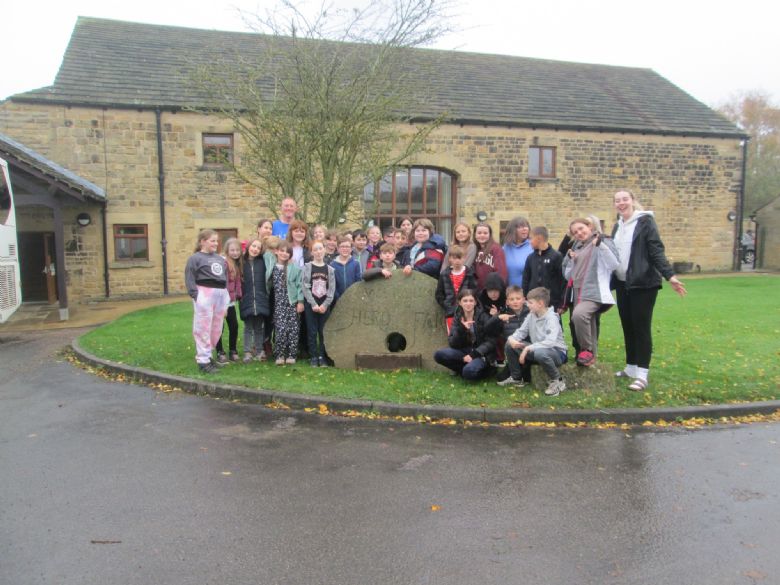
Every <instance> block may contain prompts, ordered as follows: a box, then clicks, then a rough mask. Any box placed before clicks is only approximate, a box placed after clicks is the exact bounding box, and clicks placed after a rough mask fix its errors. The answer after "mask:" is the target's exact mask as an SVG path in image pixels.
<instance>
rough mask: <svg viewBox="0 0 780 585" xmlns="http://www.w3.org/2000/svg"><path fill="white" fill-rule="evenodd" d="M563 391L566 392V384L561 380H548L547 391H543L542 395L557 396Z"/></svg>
mask: <svg viewBox="0 0 780 585" xmlns="http://www.w3.org/2000/svg"><path fill="white" fill-rule="evenodd" d="M564 390H566V382H564V381H563V380H550V383H549V384H548V385H547V390H545V391H544V393H545V394H546V395H547V396H558V394H560V393H561V392H563V391H564Z"/></svg>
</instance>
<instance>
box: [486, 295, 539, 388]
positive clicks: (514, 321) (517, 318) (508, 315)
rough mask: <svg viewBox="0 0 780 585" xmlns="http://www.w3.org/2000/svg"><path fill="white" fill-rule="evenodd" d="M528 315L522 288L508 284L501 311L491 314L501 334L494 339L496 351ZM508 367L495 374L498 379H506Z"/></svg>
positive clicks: (526, 380) (502, 346) (501, 347)
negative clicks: (497, 322)
mask: <svg viewBox="0 0 780 585" xmlns="http://www.w3.org/2000/svg"><path fill="white" fill-rule="evenodd" d="M527 316H528V307H526V306H525V295H524V294H523V289H522V288H520V287H519V286H510V287H507V289H506V307H504V309H502V311H501V312H500V313H499V314H498V315H495V316H493V319H495V320H497V321H499V322H500V323H499V324H500V327H501V329H502V331H501V334H500V335H499V336H498V339H497V341H496V351H498V350H499V349H503V348H504V345H506V340H507V339H509V338H510V337H511V336H512V334H513V333H514V332H515V331H517V330H518V329H519V328H520V326H521V325H522V324H523V321H524V320H525V318H526V317H527ZM502 355H503V352H502ZM509 375H510V372H509V368H504V369H502V370H501V371H500V372H498V375H497V376H496V377H497V379H498V380H499V381H502V380H506V378H507V377H509ZM524 381H525V382H530V381H531V380H530V379H527V378H525V379H524Z"/></svg>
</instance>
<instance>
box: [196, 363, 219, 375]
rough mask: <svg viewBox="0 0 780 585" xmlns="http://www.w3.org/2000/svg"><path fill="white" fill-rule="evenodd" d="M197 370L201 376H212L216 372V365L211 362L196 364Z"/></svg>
mask: <svg viewBox="0 0 780 585" xmlns="http://www.w3.org/2000/svg"><path fill="white" fill-rule="evenodd" d="M198 370H200V373H201V374H213V373H214V372H216V371H217V365H216V364H215V363H214V362H211V361H210V362H206V363H205V364H198Z"/></svg>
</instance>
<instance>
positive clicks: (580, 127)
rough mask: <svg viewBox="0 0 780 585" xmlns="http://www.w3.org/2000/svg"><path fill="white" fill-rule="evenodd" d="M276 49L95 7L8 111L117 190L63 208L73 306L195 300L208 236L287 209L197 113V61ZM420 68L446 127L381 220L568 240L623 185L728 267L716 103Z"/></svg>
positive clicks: (27, 227) (669, 227) (653, 85)
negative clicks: (242, 173)
mask: <svg viewBox="0 0 780 585" xmlns="http://www.w3.org/2000/svg"><path fill="white" fill-rule="evenodd" d="M262 45H263V37H262V36H261V35H256V34H249V33H232V32H219V31H206V30H194V29H185V28H177V27H170V26H158V25H148V24H138V23H129V22H121V21H111V20H103V19H95V18H84V17H82V18H79V19H78V22H77V24H76V26H75V29H74V31H73V36H72V38H71V41H70V44H69V46H68V48H67V50H66V53H65V55H64V58H63V62H62V65H61V68H60V71H59V73H58V75H57V77H56V79H55V81H54V84H53V85H51V86H49V87H44V88H41V89H36V90H33V91H29V92H26V93H22V94H18V95H15V96H12V97H11V98H9V99H8V100H6V101H5V102H3V103H2V104H0V132H1V133H4V134H5V135H7V136H8V137H10V138H11V139H13V140H15V141H18V142H19V143H21V144H22V145H24V147H25V148H27V149H30V151H32V152H36V153H38V154H39V155H40V156H42V157H45V158H46V159H48V160H50V161H54V162H55V164H58V165H61V166H62V167H64V168H66V169H68V170H69V171H71V172H72V173H75V174H77V175H78V176H80V177H83V178H84V179H85V180H87V181H88V182H90V184H94V185H95V186H97V187H98V188H99V189H101V192H102V193H103V194H104V197H105V199H104V201H102V202H98V201H95V200H92V199H85V200H84V201H81V202H78V203H79V204H78V205H76V206H75V207H72V208H69V209H70V212H69V213H68V214H65V215H63V216H62V221H64V222H65V223H66V224H67V225H65V227H64V233H65V234H67V236H66V240H65V241H64V243H63V245H64V248H65V250H64V264H65V270H66V276H67V279H66V286H67V287H68V290H69V292H70V297H71V299H80V300H85V299H93V298H98V297H104V296H107V295H109V294H110V295H111V296H112V297H113V296H129V295H159V294H165V293H169V292H170V293H173V292H181V291H182V290H183V276H182V274H183V267H184V263H185V261H186V258H187V256H188V255H189V254H190V253H191V252H192V250H193V248H194V245H195V238H196V233H197V231H198V230H199V229H201V228H205V227H211V228H216V229H218V230H222V232H223V233H224V234H225V235H228V234H232V233H237V234H239V235H240V236H244V237H246V236H248V235H250V234H251V233H253V232H254V225H255V223H256V222H257V220H258V219H259V218H261V217H268V216H270V215H271V214H272V210H269V209H268V207H267V205H266V200H265V198H264V195H263V193H261V192H258V190H257V189H256V188H254V187H252V186H250V185H247V184H245V183H242V182H241V181H240V180H239V179H238V178H237V177H236V176H235V174H234V173H232V172H230V171H229V170H227V169H225V168H224V167H222V166H221V164H220V160H222V157H236V158H237V159H240V157H241V149H242V144H241V136H240V135H238V134H236V133H234V131H233V128H232V127H231V126H230V124H229V123H228V122H226V121H223V120H220V119H218V118H216V117H209V116H205V115H201V114H196V113H193V112H190V111H187V108H188V107H190V106H198V105H203V104H200V102H199V99H200V98H199V96H198V95H197V93H195V92H193V90H192V89H191V87H190V84H189V83H188V78H189V77H188V76H189V70H190V69H191V67H192V66H193V63H194V62H197V61H198V60H199V59H208V58H209V55H210V54H212V53H210V51H213V50H218V49H216V48H219V47H225V49H224V50H226V51H227V50H228V49H227V47H230V48H231V50H233V49H235V50H237V51H238V52H240V53H242V54H246V55H253V54H256V52H257V51H261V50H262ZM204 47H210V50H209V51H204V50H203V48H204ZM415 60H416V62H419V63H420V64H421V66H422V65H423V64H424V66H425V70H426V71H427V72H434V74H433V75H431V79H430V83H431V85H432V87H433V89H434V99H432V100H431V102H430V104H429V107H430V112H428V114H430V115H435V114H437V113H439V112H442V111H446V112H447V113H448V115H449V118H448V120H449V121H448V123H446V124H445V125H443V126H442V127H440V128H439V129H437V130H436V131H435V132H434V134H433V135H432V136H431V137H430V139H429V141H428V145H427V146H428V148H427V149H426V151H425V152H422V153H420V154H418V155H416V156H415V157H414V159H413V160H412V161H410V163H409V166H408V167H404V168H399V169H397V170H395V171H394V172H393V173H391V174H390V175H388V177H387V179H386V180H384V181H382V182H380V184H379V185H377V186H375V188H376V190H377V192H378V193H379V194H380V199H381V200H383V201H385V203H383V204H382V206H381V208H380V214H379V215H378V216H376V217H372V218H371V219H373V220H375V221H376V222H378V223H380V224H382V225H384V224H387V223H390V222H395V221H398V219H399V218H400V217H402V216H405V215H412V216H417V217H421V216H429V217H431V218H432V219H434V220H435V223H436V225H437V227H438V229H439V231H441V232H442V233H444V234H447V236H446V237H447V239H449V232H450V227H451V226H452V224H453V223H454V222H455V221H458V220H461V219H463V220H465V221H468V222H469V223H475V222H476V217H477V215H478V214H481V213H484V214H485V215H486V217H487V221H488V222H489V223H491V224H492V225H493V226H494V229H496V230H497V229H500V228H501V227H502V226H503V225H504V224H505V222H506V221H508V220H509V219H511V218H512V217H514V216H516V215H525V216H527V217H528V218H529V219H530V221H531V224H532V225H546V226H547V227H548V228H549V229H550V231H551V234H552V239H553V242H554V243H556V244H557V241H558V240H560V238H561V237H562V236H563V234H564V232H565V230H566V228H567V225H568V222H569V220H570V219H572V218H574V217H577V216H581V215H583V214H591V213H595V214H596V215H598V216H599V217H601V218H602V219H603V220H604V222H605V224H606V225H607V227H609V226H610V225H611V223H612V218H613V216H614V213H613V211H612V207H611V200H612V194H613V193H614V192H615V191H616V190H617V189H618V188H623V187H627V188H630V189H632V190H634V192H635V193H636V194H637V195H638V197H639V198H640V200H641V201H642V203H643V204H644V206H645V207H646V208H648V209H652V210H654V211H655V213H656V218H657V221H658V224H659V227H660V230H661V233H662V235H663V237H664V241H665V243H666V245H667V252H668V255H669V256H670V257H671V258H672V259H673V260H675V261H691V262H695V263H696V264H698V265H700V266H701V267H702V269H704V270H724V269H729V268H731V266H732V263H733V259H734V250H735V248H734V246H735V243H736V241H737V233H736V228H735V226H736V225H737V223H736V222H734V221H730V220H729V219H728V217H727V216H728V215H729V212H734V211H736V212H739V195H740V192H741V189H742V176H741V169H742V158H743V150H742V146H741V142H742V140H743V138H744V135H743V134H742V133H741V132H740V131H739V130H738V129H737V128H736V127H735V126H733V125H732V124H731V123H730V122H728V121H727V120H725V119H724V118H722V117H721V116H720V115H719V114H717V113H716V112H714V111H713V110H711V109H710V108H708V107H707V106H705V105H703V104H701V103H700V102H698V101H696V100H695V99H693V98H692V97H690V96H689V95H687V94H686V93H684V92H683V91H681V90H680V89H679V88H677V87H675V86H674V85H672V84H671V83H669V82H668V81H667V80H665V79H664V78H662V77H660V76H659V75H657V74H656V73H655V72H653V71H651V70H648V69H637V68H628V67H613V66H604V65H588V64H580V63H568V62H557V61H548V60H538V59H527V58H519V57H507V56H498V55H482V54H473V53H463V52H451V51H436V50H413V51H410V63H415ZM0 156H2V153H0ZM366 196H367V197H368V198H370V197H372V196H374V190H373V189H371V188H370V187H369V188H367V195H366ZM103 204H105V213H104V214H103V212H102V207H101V206H102V205H103ZM81 213H86V214H88V215H89V216H90V217H91V219H92V221H91V222H90V223H89V224H88V225H86V226H79V225H77V224H76V223H75V218H76V216H78V215H79V214H81ZM18 218H19V225H20V228H19V229H20V231H21V232H22V234H23V236H24V234H25V233H29V234H44V235H45V234H46V233H48V232H54V231H55V230H54V227H55V226H54V222H55V218H54V216H53V215H52V213H51V211H50V209H49V208H45V207H40V206H37V205H22V206H21V207H20V209H18ZM76 236H77V243H76V244H74V241H75V238H76ZM24 237H28V236H24ZM29 237H31V238H33V237H34V236H29ZM42 237H43V236H42ZM21 254H22V256H24V250H21ZM22 262H23V264H24V262H25V260H24V257H22ZM28 269H29V270H32V268H28ZM23 294H24V291H23ZM25 298H28V300H29V298H30V297H29V296H26V297H25Z"/></svg>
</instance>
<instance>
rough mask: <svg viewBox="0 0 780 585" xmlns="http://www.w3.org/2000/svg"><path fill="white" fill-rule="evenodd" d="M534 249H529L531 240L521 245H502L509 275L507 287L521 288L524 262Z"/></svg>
mask: <svg viewBox="0 0 780 585" xmlns="http://www.w3.org/2000/svg"><path fill="white" fill-rule="evenodd" d="M533 253H534V249H533V248H532V247H531V240H530V239H528V240H526V241H525V242H523V243H522V244H504V256H505V257H506V270H507V273H508V274H509V278H508V282H507V286H512V285H514V286H520V287H522V286H523V270H524V269H525V260H526V258H528V257H529V256H530V255H531V254H533Z"/></svg>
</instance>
